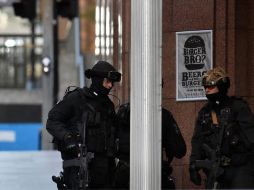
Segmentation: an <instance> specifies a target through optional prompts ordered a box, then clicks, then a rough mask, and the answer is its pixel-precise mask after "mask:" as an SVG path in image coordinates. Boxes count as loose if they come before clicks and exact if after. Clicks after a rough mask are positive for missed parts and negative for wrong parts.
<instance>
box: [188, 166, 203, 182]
mask: <svg viewBox="0 0 254 190" xmlns="http://www.w3.org/2000/svg"><path fill="white" fill-rule="evenodd" d="M189 172H190V180H191V181H192V183H194V184H195V185H201V176H200V174H199V172H198V169H197V168H196V166H195V164H193V163H192V164H191V165H190V168H189Z"/></svg>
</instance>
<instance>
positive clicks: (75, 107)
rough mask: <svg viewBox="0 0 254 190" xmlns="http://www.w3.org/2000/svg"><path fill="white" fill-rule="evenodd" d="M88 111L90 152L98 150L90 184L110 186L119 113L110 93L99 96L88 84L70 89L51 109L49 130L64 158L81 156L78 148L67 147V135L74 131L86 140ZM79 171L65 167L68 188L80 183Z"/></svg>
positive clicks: (88, 144) (91, 169)
mask: <svg viewBox="0 0 254 190" xmlns="http://www.w3.org/2000/svg"><path fill="white" fill-rule="evenodd" d="M84 113H88V115H87V117H86V121H85V122H86V131H85V132H86V136H85V142H86V146H87V151H88V152H91V153H94V156H93V157H94V158H92V160H91V162H90V163H89V179H90V182H89V187H91V188H92V187H109V186H110V179H109V178H110V176H111V175H112V174H110V170H112V168H113V166H112V164H114V160H113V156H114V125H113V119H114V116H115V112H114V105H113V103H112V102H111V100H110V99H109V98H108V96H99V95H95V94H94V93H93V92H92V91H91V90H90V89H88V88H86V87H85V88H83V89H76V90H74V91H72V92H70V93H69V94H68V95H67V96H66V97H65V98H64V99H63V100H62V101H61V102H59V103H58V104H56V105H55V106H54V107H53V109H52V110H51V111H50V112H49V115H48V121H47V130H48V131H49V133H50V134H52V135H53V137H54V142H55V143H56V144H57V145H58V148H59V150H60V151H61V155H62V158H63V160H70V159H74V158H77V156H78V153H79V152H78V150H77V149H75V148H74V149H71V151H70V150H66V149H65V147H66V146H67V145H66V142H65V137H66V136H67V135H69V134H71V135H72V137H74V139H73V140H74V141H75V140H76V141H79V140H80V141H82V140H83V137H82V133H83V130H84V129H83V127H84V125H83V122H84V121H82V119H83V118H82V116H83V114H84ZM77 143H78V142H77ZM76 150H77V151H76ZM77 172H78V168H77V167H67V168H64V179H65V181H64V182H65V184H66V185H67V187H68V188H74V186H75V184H77V180H78V178H77V177H78V176H77V175H78V173H77Z"/></svg>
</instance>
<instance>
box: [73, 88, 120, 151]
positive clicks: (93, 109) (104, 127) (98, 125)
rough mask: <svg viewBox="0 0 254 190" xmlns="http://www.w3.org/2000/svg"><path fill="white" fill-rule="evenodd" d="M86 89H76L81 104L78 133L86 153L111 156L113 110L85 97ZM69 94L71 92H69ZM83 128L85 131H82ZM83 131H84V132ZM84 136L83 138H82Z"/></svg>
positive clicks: (98, 101)
mask: <svg viewBox="0 0 254 190" xmlns="http://www.w3.org/2000/svg"><path fill="white" fill-rule="evenodd" d="M86 90H87V89H81V88H76V89H74V91H78V93H79V95H80V97H81V100H82V102H81V103H80V108H79V109H80V110H81V119H80V118H77V119H79V120H80V121H77V123H80V124H79V126H78V131H79V133H80V134H81V136H82V139H83V140H84V141H85V144H86V148H87V151H88V152H93V153H102V154H107V155H108V156H113V154H114V152H115V146H114V138H115V136H114V135H115V134H114V133H115V128H114V123H113V118H114V115H115V112H114V108H112V106H111V105H110V104H108V105H107V104H106V103H104V102H103V103H104V104H103V103H102V102H100V100H98V99H93V98H91V97H89V96H88V95H87V93H88V92H87V91H86ZM70 93H71V92H70ZM84 128H85V129H84ZM84 130H85V131H84ZM84 135H85V136H84Z"/></svg>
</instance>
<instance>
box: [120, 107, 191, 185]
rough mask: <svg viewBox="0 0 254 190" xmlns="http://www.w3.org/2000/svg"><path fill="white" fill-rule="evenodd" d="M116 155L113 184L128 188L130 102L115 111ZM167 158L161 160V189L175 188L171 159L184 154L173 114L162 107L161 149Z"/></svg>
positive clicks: (183, 147)
mask: <svg viewBox="0 0 254 190" xmlns="http://www.w3.org/2000/svg"><path fill="white" fill-rule="evenodd" d="M117 123H118V124H117V135H116V136H117V144H118V146H117V147H118V152H117V157H118V158H119V160H118V165H117V168H116V173H115V186H116V187H118V188H121V189H122V188H125V189H127V188H129V172H130V171H129V160H130V103H126V104H122V105H121V106H120V108H119V110H118V112H117ZM163 150H164V151H165V153H166V157H167V160H162V189H175V184H174V180H173V178H172V177H171V173H172V167H171V166H170V163H171V161H172V160H173V158H174V157H176V158H179V159H180V158H182V157H183V156H184V155H185V154H186V144H185V141H184V139H183V137H182V134H181V132H180V129H179V127H178V125H177V123H176V121H175V119H174V117H173V115H172V114H171V113H170V112H169V111H168V110H166V109H164V108H162V151H163Z"/></svg>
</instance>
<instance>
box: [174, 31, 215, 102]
mask: <svg viewBox="0 0 254 190" xmlns="http://www.w3.org/2000/svg"><path fill="white" fill-rule="evenodd" d="M212 42H213V40H212V30H201V31H185V32H176V100H177V101H192V100H206V96H205V90H204V88H203V86H202V76H203V74H204V73H205V72H206V71H207V70H210V69H212V67H213V60H212V58H213V56H212V50H213V47H212Z"/></svg>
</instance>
